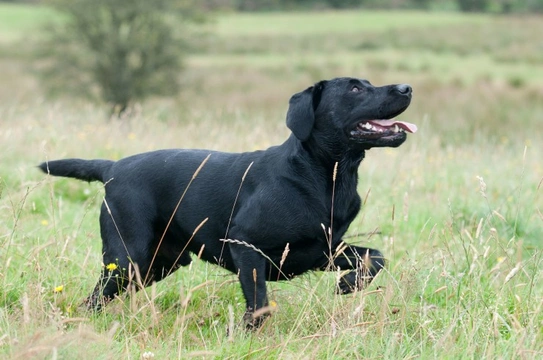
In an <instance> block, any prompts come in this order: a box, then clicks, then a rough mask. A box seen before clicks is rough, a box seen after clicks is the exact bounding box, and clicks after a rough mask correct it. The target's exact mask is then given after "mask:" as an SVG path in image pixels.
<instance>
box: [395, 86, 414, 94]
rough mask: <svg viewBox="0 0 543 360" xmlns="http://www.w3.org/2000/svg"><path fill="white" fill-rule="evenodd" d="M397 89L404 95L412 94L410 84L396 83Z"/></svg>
mask: <svg viewBox="0 0 543 360" xmlns="http://www.w3.org/2000/svg"><path fill="white" fill-rule="evenodd" d="M396 90H398V92H399V93H400V94H402V95H411V92H412V89H411V86H410V85H408V84H400V85H396Z"/></svg>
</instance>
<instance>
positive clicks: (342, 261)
mask: <svg viewBox="0 0 543 360" xmlns="http://www.w3.org/2000/svg"><path fill="white" fill-rule="evenodd" d="M344 245H345V246H346V247H345V248H343V247H342V246H340V248H341V250H340V251H339V252H337V253H336V254H334V257H333V259H332V262H333V267H332V269H338V268H339V269H340V270H341V271H344V270H352V271H350V272H348V273H347V274H345V275H343V276H342V277H341V279H340V280H339V283H338V284H337V289H336V291H337V293H338V294H349V293H351V292H353V291H354V290H362V289H363V288H364V287H366V286H367V285H368V284H369V283H370V282H371V281H372V280H373V278H374V277H375V276H376V275H377V273H379V271H381V269H382V268H383V267H384V266H385V258H384V256H383V254H382V253H381V252H380V251H378V250H375V249H370V248H365V247H361V246H354V245H348V244H344ZM336 251H337V250H336ZM328 269H330V266H328Z"/></svg>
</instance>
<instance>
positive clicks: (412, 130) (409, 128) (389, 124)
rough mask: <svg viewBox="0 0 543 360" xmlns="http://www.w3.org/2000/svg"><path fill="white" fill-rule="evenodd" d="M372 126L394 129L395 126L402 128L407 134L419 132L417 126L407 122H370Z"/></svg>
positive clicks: (390, 120) (392, 120)
mask: <svg viewBox="0 0 543 360" xmlns="http://www.w3.org/2000/svg"><path fill="white" fill-rule="evenodd" d="M368 122H369V123H370V124H373V125H377V126H382V127H387V128H388V127H392V126H394V125H398V127H401V128H402V129H404V130H405V131H407V132H410V133H415V132H417V125H415V124H411V123H408V122H406V121H398V120H394V119H389V120H370V121H368Z"/></svg>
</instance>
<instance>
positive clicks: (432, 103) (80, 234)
mask: <svg viewBox="0 0 543 360" xmlns="http://www.w3.org/2000/svg"><path fill="white" fill-rule="evenodd" d="M13 9H16V10H17V11H18V12H19V13H24V14H26V15H25V16H26V18H27V19H31V18H33V17H34V18H39V17H40V16H41V15H40V14H43V12H44V11H47V10H46V9H44V8H36V7H28V6H26V7H25V6H22V7H16V6H11V5H2V6H0V17H2V16H4V17H5V18H7V17H9V16H8V15H5V14H7V13H8V12H10V11H13ZM360 19H361V20H364V21H357V20H360ZM293 21H297V22H299V23H300V24H301V25H300V31H297V30H296V31H294V30H293V28H292V27H290V28H289V27H281V26H279V25H281V24H283V23H286V24H292V23H293ZM313 23H318V24H320V25H319V26H313V27H312V26H311V24H313ZM0 24H1V25H0V27H2V28H3V29H6V30H7V32H3V33H2V34H3V35H2V37H3V39H2V42H0V44H2V45H0V66H1V69H2V71H1V72H0V81H2V83H3V87H2V88H0V99H2V101H0V118H1V119H2V126H0V143H1V144H2V152H0V164H2V165H1V167H0V357H2V358H67V359H69V358H78V359H89V358H96V359H110V358H131V359H137V358H143V357H144V354H145V353H147V352H150V353H153V354H154V356H155V358H159V359H160V358H188V357H197V358H217V359H219V358H220V359H222V358H229V359H240V358H245V359H260V358H285V359H290V358H295V359H298V358H302V359H324V358H338V359H339V358H385V359H399V358H423V359H428V358H439V359H441V358H445V359H465V358H468V359H469V358H473V359H480V358H523V359H537V358H540V357H541V355H543V354H542V352H541V348H542V344H543V331H542V330H541V329H542V328H543V308H542V307H543V303H542V301H541V299H542V298H543V285H542V284H543V279H542V276H543V271H542V270H541V269H542V268H543V259H542V255H543V251H542V250H543V246H542V245H541V244H542V243H541V240H542V239H543V214H542V213H543V198H542V191H543V184H542V182H543V164H542V162H541V154H543V145H542V143H541V139H540V138H541V136H540V133H539V131H538V129H539V128H540V126H541V124H540V122H541V121H540V119H541V118H542V116H543V93H542V92H541V88H540V84H541V83H542V81H543V74H542V73H541V68H542V66H541V65H542V64H543V59H542V57H541V52H540V48H539V47H538V43H537V41H538V39H539V37H538V35H537V34H540V33H541V32H542V31H543V21H541V18H535V17H526V18H498V17H488V16H482V15H477V16H467V17H466V16H462V15H459V14H449V13H418V12H392V13H388V12H367V11H366V12H360V13H358V12H349V13H347V12H341V13H333V12H326V13H317V14H304V13H295V14H279V13H272V14H259V15H251V14H244V15H236V14H228V15H223V16H217V17H216V23H215V25H212V26H213V27H215V31H216V35H215V36H214V37H207V38H202V42H206V44H209V45H212V47H211V48H206V47H204V46H202V47H200V49H199V50H198V53H197V54H195V55H191V56H190V57H189V58H188V59H187V70H186V71H185V73H183V74H180V76H181V77H182V80H183V82H184V90H183V92H182V93H181V94H180V95H179V96H178V97H176V98H173V99H153V100H151V101H149V102H147V103H144V104H141V105H140V106H139V107H137V108H136V109H135V110H134V112H135V113H134V114H133V115H132V117H131V119H130V121H127V122H124V123H120V122H108V121H106V120H105V113H106V111H107V110H106V108H105V107H103V106H100V105H97V104H93V103H90V102H88V101H86V100H84V99H78V98H72V97H65V98H58V99H54V100H52V99H48V98H47V97H45V96H44V94H43V93H42V90H41V88H40V87H39V86H38V83H37V82H36V79H35V78H34V76H33V72H32V71H31V70H32V67H31V65H32V59H31V58H25V57H24V54H25V52H19V51H17V52H16V54H15V52H13V56H11V54H12V50H11V49H12V46H13V44H14V43H15V42H16V40H15V39H19V38H20V36H28V37H29V39H30V38H31V36H30V35H22V34H28V31H30V33H32V30H33V26H34V25H33V24H34V23H33V21H27V22H26V23H25V21H24V20H21V21H20V22H18V21H15V24H13V25H9V24H7V23H5V22H2V21H0ZM527 24H528V25H529V26H527ZM4 34H9V36H7V37H5V38H4ZM25 44H26V43H24V44H21V46H29V45H28V44H30V42H29V43H28V44H27V45H25ZM30 50H31V48H30V49H29V51H30ZM352 75H354V76H363V77H366V78H368V79H370V80H371V81H372V82H374V83H375V84H384V83H393V82H409V83H411V85H412V86H413V88H414V99H413V103H412V105H411V107H410V108H409V109H408V110H407V112H406V113H405V114H403V115H402V118H404V119H406V120H408V121H411V122H415V123H417V124H418V125H419V129H420V130H419V132H418V133H417V134H414V135H411V136H409V138H408V140H407V142H406V143H405V144H404V145H402V146H401V147H400V148H399V149H374V150H371V151H369V152H368V153H367V157H366V159H365V160H364V162H363V163H362V164H361V166H360V182H359V192H360V194H361V195H362V197H363V198H364V199H365V204H364V207H363V210H362V211H361V213H360V215H359V216H358V217H357V218H356V219H355V221H354V222H353V224H352V225H351V227H350V230H349V236H350V237H349V238H348V239H347V240H348V241H349V242H351V243H356V244H364V245H367V246H371V247H375V248H378V249H380V250H382V251H383V252H384V253H385V254H386V256H387V258H388V266H387V268H386V270H385V271H384V272H382V273H381V274H380V275H379V276H378V278H377V279H376V280H375V282H374V284H372V285H371V286H370V287H369V288H368V289H367V290H364V291H361V292H358V293H356V294H353V295H348V296H335V295H334V294H333V289H334V284H335V280H336V276H337V274H334V273H310V274H306V275H304V276H301V277H299V278H297V279H295V280H293V281H290V282H283V283H275V284H273V283H272V284H269V286H268V288H269V291H270V298H271V299H273V300H274V301H276V302H277V304H278V306H277V310H276V311H275V313H274V314H273V316H272V317H270V319H269V321H268V322H267V323H266V324H265V325H264V327H263V328H262V329H261V330H260V331H259V332H257V333H246V332H245V331H244V330H243V328H242V327H241V326H239V323H240V319H241V317H242V314H243V296H242V294H241V290H240V288H239V285H238V284H237V282H236V278H235V276H233V275H230V274H228V273H227V272H225V271H224V270H222V269H220V268H218V267H216V266H212V265H209V264H205V263H203V262H200V261H195V262H194V263H193V264H192V265H191V266H190V267H188V268H183V269H181V270H179V271H178V272H176V273H175V274H174V275H172V276H171V277H169V278H168V279H166V280H165V281H162V282H160V283H158V284H156V285H155V286H153V287H150V288H148V289H146V291H143V292H139V293H138V294H135V295H133V296H125V297H122V298H121V299H119V300H116V301H114V302H113V303H112V304H110V305H109V306H108V307H107V309H106V311H104V312H103V313H101V314H96V315H92V314H88V313H86V312H85V311H84V310H82V309H81V308H80V307H79V305H80V303H81V301H82V300H83V299H84V298H85V296H87V295H88V294H89V292H90V291H91V289H92V288H93V286H94V284H95V281H96V280H97V277H98V273H99V270H100V266H101V256H100V251H101V249H100V247H101V241H100V235H99V228H98V220H97V218H98V211H99V204H100V202H101V200H102V196H103V191H102V187H101V185H99V184H87V183H83V182H77V181H74V180H68V179H55V180H53V179H51V178H47V177H44V176H43V175H41V174H40V173H39V172H38V171H37V169H35V165H36V164H37V163H39V162H40V161H42V160H43V159H53V158H60V157H85V158H93V157H101V158H110V159H119V158H121V157H124V156H127V155H130V154H134V153H138V152H143V151H148V150H153V149H158V148H168V147H191V148H192V147H198V148H202V147H205V148H212V149H221V150H227V151H247V150H254V149H262V148H266V147H268V146H271V145H274V144H277V143H280V142H281V141H283V140H284V139H285V138H286V137H287V136H288V129H287V128H286V127H285V125H284V116H285V111H286V108H287V104H288V99H289V97H290V95H291V94H293V93H294V92H296V91H300V90H302V89H305V88H306V87H307V86H309V85H310V84H312V83H313V82H315V81H317V80H319V79H321V78H330V77H334V76H352ZM374 231H376V232H377V233H375V234H373V232H374ZM372 234H373V235H372ZM61 285H62V286H63V288H62V291H60V292H55V288H57V287H58V286H61ZM232 323H233V326H232ZM227 329H230V331H227Z"/></svg>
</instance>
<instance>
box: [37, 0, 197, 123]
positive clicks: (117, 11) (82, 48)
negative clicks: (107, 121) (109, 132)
mask: <svg viewBox="0 0 543 360" xmlns="http://www.w3.org/2000/svg"><path fill="white" fill-rule="evenodd" d="M52 3H53V5H54V6H55V8H56V9H58V10H59V11H60V12H61V13H63V14H65V15H66V21H65V22H64V23H62V24H59V25H57V26H54V27H52V28H51V32H50V34H51V36H50V37H48V39H47V40H46V43H45V45H46V46H45V48H46V51H45V55H46V56H47V58H49V60H50V61H49V62H48V63H47V64H48V66H45V74H46V75H47V76H46V77H45V78H46V79H47V80H49V81H48V82H47V83H48V85H49V88H50V90H53V91H57V92H58V91H69V92H71V93H75V94H81V95H90V94H92V93H93V90H94V93H98V94H99V96H100V97H101V98H102V99H103V100H105V101H106V102H108V103H110V104H111V105H112V109H114V112H116V113H117V114H120V113H122V112H123V111H124V110H125V109H126V108H127V106H128V105H129V104H130V103H131V102H132V101H134V100H141V99H143V98H145V97H148V96H150V95H174V94H176V93H177V91H178V89H179V83H178V77H179V72H180V70H181V65H182V56H183V54H184V51H185V50H186V46H185V42H184V41H183V40H182V38H181V37H180V36H177V34H176V33H175V31H174V29H179V26H180V24H182V23H183V21H186V20H193V19H194V17H193V16H192V15H191V16H188V17H187V16H186V14H187V13H188V12H187V10H188V9H189V8H182V7H180V6H179V5H177V4H176V2H175V1H171V0H154V1H147V0H53V1H52ZM174 22H175V28H174Z"/></svg>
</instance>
